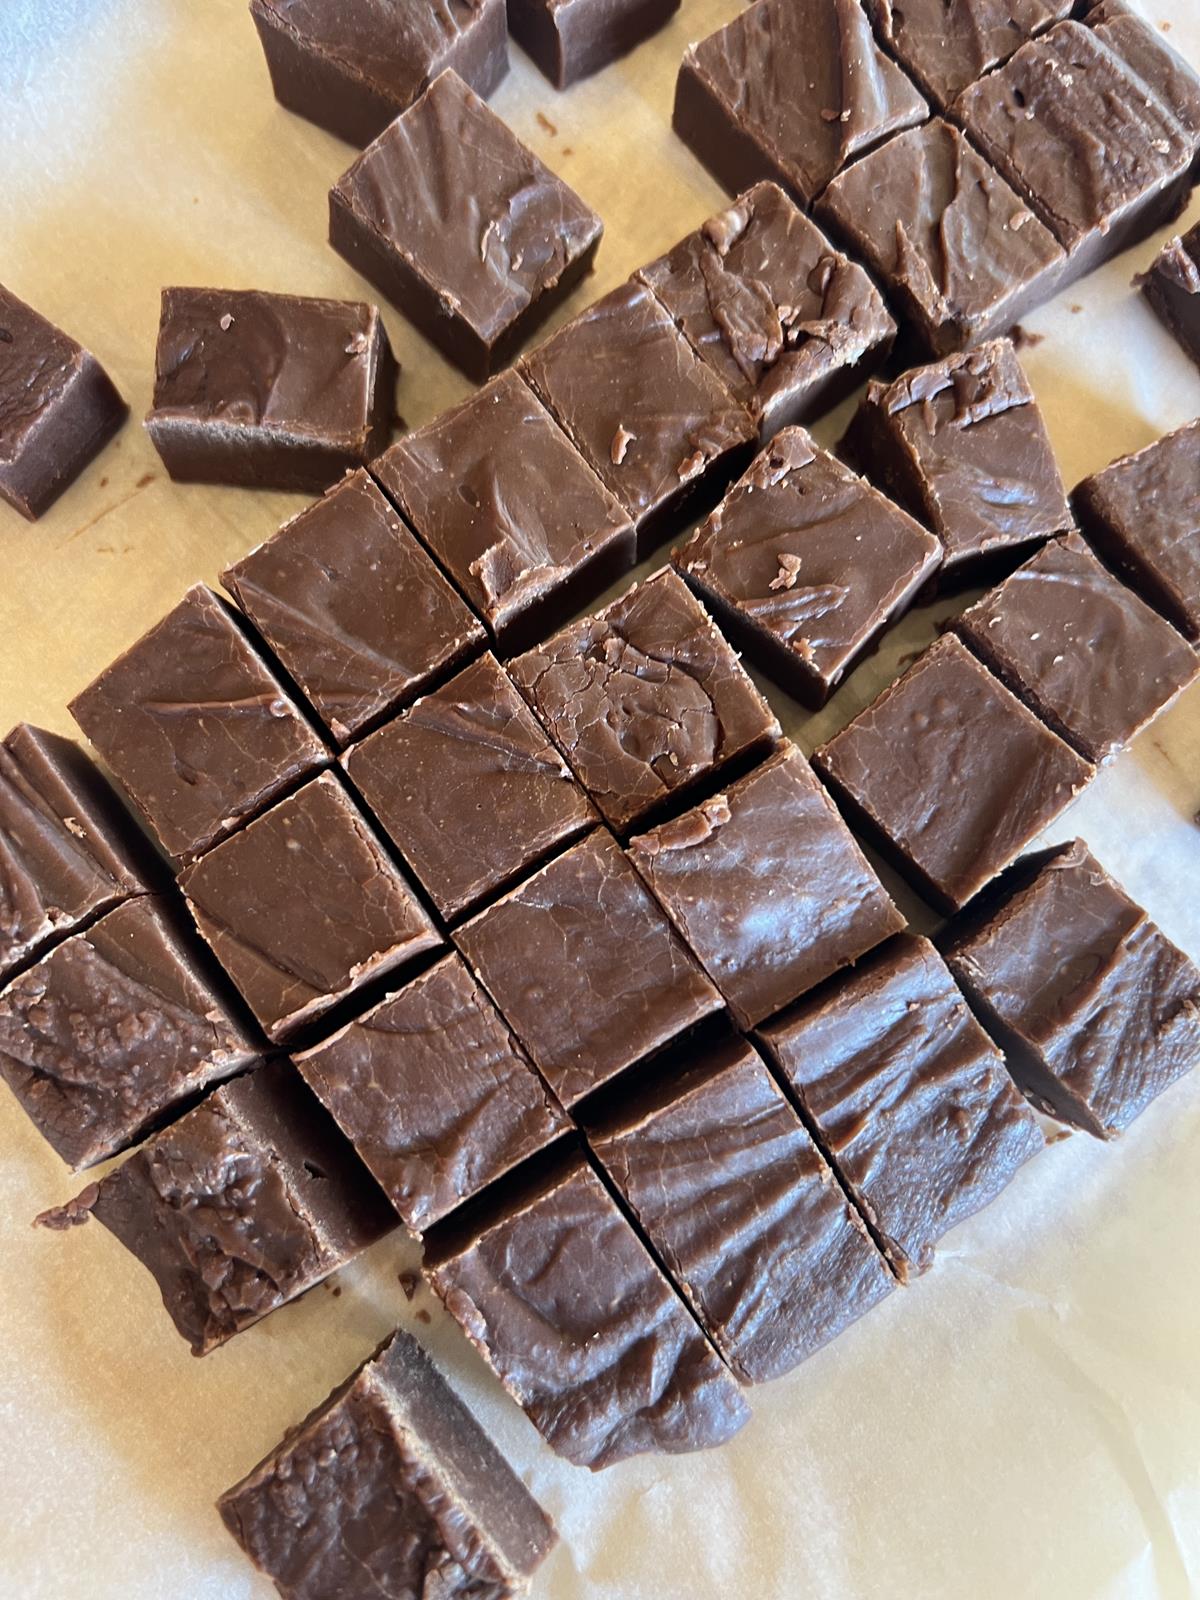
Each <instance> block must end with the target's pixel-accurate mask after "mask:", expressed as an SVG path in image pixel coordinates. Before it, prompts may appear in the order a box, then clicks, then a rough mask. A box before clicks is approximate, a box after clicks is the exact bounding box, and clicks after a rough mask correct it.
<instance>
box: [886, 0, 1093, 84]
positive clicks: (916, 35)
mask: <svg viewBox="0 0 1200 1600" xmlns="http://www.w3.org/2000/svg"><path fill="white" fill-rule="evenodd" d="M866 4H867V10H868V11H869V12H870V14H871V16H872V18H873V20H874V22H875V26H876V28H877V29H878V31H879V37H880V39H881V40H882V41H883V43H884V45H885V46H886V47H887V49H888V50H889V51H890V52H891V54H892V55H894V56H895V57H896V59H897V60H898V61H900V62H902V63H903V65H904V66H905V67H907V68H908V70H909V72H911V73H912V75H913V77H914V78H916V80H917V82H918V83H919V84H920V85H921V87H922V89H924V91H925V93H926V94H927V95H928V96H929V98H930V99H931V100H933V101H934V102H935V103H936V104H937V105H939V106H941V107H943V108H945V107H946V106H948V105H949V104H950V102H951V101H952V100H953V99H954V97H955V96H956V95H958V94H960V93H961V92H962V90H963V89H965V88H967V87H968V85H969V84H972V83H974V82H975V80H976V79H977V78H982V77H983V75H984V73H985V72H990V71H991V69H992V68H993V67H998V66H999V65H1000V64H1001V62H1004V61H1007V60H1008V58H1009V56H1011V55H1012V54H1014V52H1015V51H1017V50H1019V49H1020V47H1021V46H1022V45H1023V44H1024V43H1025V42H1026V41H1027V40H1029V39H1032V38H1034V37H1035V36H1036V35H1037V34H1039V33H1042V32H1043V31H1044V30H1045V29H1046V28H1048V27H1050V26H1051V24H1052V23H1055V22H1060V21H1061V20H1062V19H1063V18H1064V17H1067V16H1070V14H1071V12H1072V10H1073V9H1074V0H866Z"/></svg>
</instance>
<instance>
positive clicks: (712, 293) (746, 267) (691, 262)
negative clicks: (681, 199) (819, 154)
mask: <svg viewBox="0 0 1200 1600" xmlns="http://www.w3.org/2000/svg"><path fill="white" fill-rule="evenodd" d="M636 276H637V277H638V278H639V279H640V280H641V281H642V282H643V283H646V284H648V285H649V287H650V288H651V289H653V291H654V293H655V294H656V295H657V296H658V298H659V300H660V301H661V302H662V304H663V305H664V306H665V307H666V309H667V310H668V311H669V312H670V313H671V315H672V316H673V317H674V319H675V322H676V324H677V326H678V327H679V329H680V330H681V332H682V333H683V334H684V336H685V337H686V338H687V340H688V342H689V343H690V344H691V345H692V347H693V349H695V350H696V352H697V353H698V354H699V355H700V356H702V357H703V358H704V360H705V361H707V362H708V364H709V366H710V367H712V369H713V371H714V372H715V373H716V374H717V376H718V377H720V378H721V379H723V380H724V382H725V384H726V386H727V388H728V389H729V390H730V392H731V393H732V394H733V395H734V396H736V398H737V399H739V400H740V401H741V402H742V403H743V405H745V406H747V407H748V408H749V411H750V414H751V416H752V417H753V418H754V419H755V421H756V422H757V423H758V426H759V433H760V436H761V437H762V438H763V439H768V438H770V437H771V435H772V434H773V433H776V432H777V431H778V430H779V429H780V428H782V427H784V426H785V425H786V424H788V423H794V422H803V421H805V420H806V419H807V418H809V417H814V416H817V415H818V414H819V413H820V412H822V411H828V410H830V409H831V408H832V407H833V406H835V405H836V404H837V403H838V401H839V400H841V399H842V398H843V396H845V395H847V394H849V393H850V391H851V390H852V389H854V388H856V387H857V386H858V384H859V383H861V381H862V379H863V378H864V377H866V376H867V374H868V373H869V372H871V371H872V370H873V369H874V368H875V367H877V366H879V365H880V364H881V363H882V362H883V360H884V359H885V358H886V356H887V354H888V352H889V350H890V349H891V347H892V340H893V339H894V338H895V335H896V324H895V323H894V322H893V321H892V319H891V317H890V316H889V315H888V311H887V307H886V306H885V305H884V303H883V299H882V297H881V296H880V293H879V291H878V289H876V287H875V285H874V284H873V283H872V282H871V280H870V278H869V277H868V276H867V274H866V273H865V272H864V271H863V269H862V268H861V267H860V266H859V265H858V264H857V263H856V262H854V261H851V260H849V258H848V257H846V256H844V255H842V254H841V252H840V251H838V250H836V249H835V248H834V247H833V245H831V244H830V242H829V240H828V239H827V238H826V237H825V235H824V234H823V233H822V232H821V230H820V228H818V227H817V226H816V224H815V223H813V222H810V221H809V219H808V218H807V217H806V216H805V215H804V213H803V212H802V211H801V210H799V208H798V207H797V206H796V205H795V204H794V202H793V201H791V200H790V199H789V198H788V197H787V195H785V194H784V192H783V190H782V189H780V188H779V186H778V185H777V184H774V183H758V184H755V186H754V188H753V189H749V190H747V191H746V193H745V194H743V195H740V196H739V197H738V199H737V200H736V201H735V202H734V204H733V205H732V206H730V207H729V208H728V209H727V210H725V211H722V212H720V213H719V214H718V215H717V216H715V217H710V218H709V219H708V221H707V222H705V223H704V224H703V225H702V226H701V227H699V228H697V229H696V230H695V232H694V233H689V234H688V235H687V236H686V238H683V239H681V240H680V241H679V243H678V244H677V245H676V246H675V248H674V249H673V250H671V251H668V253H667V254H666V255H664V256H659V258H658V260H657V261H652V262H651V263H650V264H649V266H646V267H643V268H642V269H641V270H640V271H639V272H638V273H637V274H636Z"/></svg>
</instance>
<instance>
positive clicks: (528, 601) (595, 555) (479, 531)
mask: <svg viewBox="0 0 1200 1600" xmlns="http://www.w3.org/2000/svg"><path fill="white" fill-rule="evenodd" d="M372 471H373V472H374V473H375V476H376V477H377V478H378V479H379V481H380V483H381V484H382V485H383V487H384V488H385V489H386V491H387V492H388V494H389V495H390V496H391V497H392V499H393V500H394V501H395V502H396V504H397V505H398V506H399V507H400V510H401V511H402V512H403V513H404V515H405V516H406V517H407V518H408V521H409V523H410V524H411V525H412V527H413V528H414V529H415V530H416V532H417V534H418V536H419V537H420V539H421V540H422V541H423V542H424V544H425V545H426V546H427V547H428V548H429V550H431V551H432V553H433V555H434V557H435V558H436V559H437V560H438V561H439V562H440V563H441V565H442V567H443V568H444V569H445V571H446V572H447V573H449V575H450V577H451V578H452V579H453V581H454V583H455V584H456V585H457V587H458V589H459V590H460V592H461V593H462V594H463V595H465V596H466V598H467V600H468V601H469V602H470V604H471V605H472V606H473V607H474V608H475V610H476V611H477V612H478V613H479V615H480V616H481V617H482V618H483V620H484V622H486V623H487V625H488V628H489V629H490V630H491V633H492V635H493V637H494V638H495V639H496V641H497V642H498V644H499V645H500V646H501V647H502V648H503V649H505V650H506V651H507V650H512V649H514V648H515V649H520V648H523V647H524V646H525V645H529V644H532V643H534V641H535V640H537V639H540V638H544V637H545V635H546V633H547V632H548V630H549V629H551V628H556V627H559V626H560V625H561V624H562V623H563V622H565V621H566V619H567V618H568V617H569V616H570V615H571V614H572V612H574V611H576V610H577V609H578V608H579V607H580V606H582V605H586V604H587V603H588V601H589V600H591V599H592V598H593V597H594V596H595V595H597V594H599V593H600V592H601V590H603V589H606V588H607V587H608V585H609V584H610V583H613V582H615V581H616V579H618V578H620V577H622V576H623V575H624V574H625V573H626V572H627V571H628V570H629V568H630V567H631V566H632V565H633V562H634V533H633V524H632V523H631V522H630V520H629V516H628V514H627V513H626V512H625V511H624V510H623V509H622V507H621V506H620V505H619V504H618V503H617V501H616V499H615V498H614V497H613V496H612V495H611V494H610V493H609V491H608V490H607V489H606V488H605V487H604V485H603V484H602V483H601V482H600V479H599V478H598V477H597V476H596V474H595V473H594V472H593V471H592V469H591V467H590V466H588V464H587V462H586V461H585V460H584V459H583V457H582V456H581V455H580V454H579V452H578V450H576V449H575V447H574V445H573V444H572V443H571V441H570V440H569V439H568V438H567V437H566V435H565V434H564V433H563V431H562V429H561V428H560V427H559V426H558V424H557V423H556V422H555V420H554V418H553V417H552V416H551V415H550V413H549V412H548V411H547V410H546V408H545V406H544V405H543V404H542V402H541V401H540V400H539V399H538V398H537V396H536V395H535V394H534V392H533V390H532V389H531V388H530V387H529V385H528V384H527V383H525V382H524V380H523V379H522V378H520V377H519V376H518V375H517V373H516V372H502V373H501V374H500V375H499V377H496V378H493V379H492V381H491V382H490V383H489V384H487V385H486V387H485V388H483V389H480V390H479V392H478V393H477V394H473V395H471V396H470V398H469V399H467V400H464V401H463V403H462V404H461V405H459V406H455V407H453V408H452V409H451V410H449V411H443V412H442V414H441V416H439V417H435V418H434V420H433V421H432V422H430V423H427V424H426V426H425V427H423V428H417V429H416V430H415V431H414V432H412V433H410V434H407V435H406V436H405V437H404V438H403V439H400V440H398V441H397V442H396V443H395V444H394V445H393V446H392V448H391V449H390V450H389V451H388V452H387V454H386V455H383V456H381V457H380V458H379V460H378V461H376V462H375V464H374V466H373V468H372Z"/></svg>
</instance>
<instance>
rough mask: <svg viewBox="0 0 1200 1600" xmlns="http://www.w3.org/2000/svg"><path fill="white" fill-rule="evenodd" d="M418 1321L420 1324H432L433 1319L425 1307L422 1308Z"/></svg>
mask: <svg viewBox="0 0 1200 1600" xmlns="http://www.w3.org/2000/svg"><path fill="white" fill-rule="evenodd" d="M417 1321H418V1322H432V1321H433V1318H432V1317H431V1316H430V1315H429V1313H428V1311H426V1310H425V1307H424V1306H422V1307H421V1309H420V1311H418V1312H417Z"/></svg>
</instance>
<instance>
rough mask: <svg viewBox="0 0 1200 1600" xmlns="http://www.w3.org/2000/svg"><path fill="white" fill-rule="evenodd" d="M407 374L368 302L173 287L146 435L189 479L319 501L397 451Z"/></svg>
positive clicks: (165, 299) (166, 299)
mask: <svg viewBox="0 0 1200 1600" xmlns="http://www.w3.org/2000/svg"><path fill="white" fill-rule="evenodd" d="M397 370H398V369H397V366H396V362H395V360H394V358H393V356H392V349H391V346H390V345H389V343H388V336H387V332H386V330H385V329H384V326H383V322H382V321H381V320H380V316H379V312H378V310H377V309H376V308H375V307H374V306H369V305H364V304H363V303H362V302H360V301H354V300H319V299H316V298H314V297H313V296H309V295H295V294H266V293H264V292H263V291H261V290H258V289H164V290H163V292H162V317H161V320H160V322H159V327H158V351H157V354H156V356H155V370H154V403H153V405H152V406H151V409H150V412H149V414H148V415H147V417H146V431H147V433H148V434H149V435H150V438H151V440H152V442H153V444H154V448H155V449H156V450H157V451H158V453H159V455H160V456H161V457H162V459H163V465H164V466H165V467H166V469H167V471H168V472H169V473H170V474H171V476H172V478H175V479H177V480H178V481H179V482H182V483H227V484H239V485H241V486H242V487H244V488H251V489H253V488H258V489H298V490H302V491H304V492H305V493H308V494H320V493H321V492H322V490H324V489H327V488H328V487H329V485H330V484H331V483H333V482H335V481H336V479H338V478H339V477H340V476H341V475H342V473H343V472H346V471H348V470H349V469H351V468H353V467H358V466H365V465H366V463H367V462H368V461H370V459H371V458H372V456H376V455H378V454H379V452H380V451H381V450H382V449H383V448H384V447H385V446H386V444H387V442H388V440H389V438H390V437H391V432H392V417H393V413H394V410H395V396H396V373H397Z"/></svg>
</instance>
